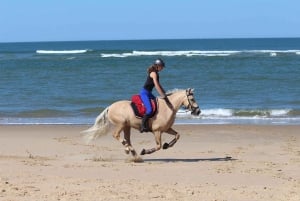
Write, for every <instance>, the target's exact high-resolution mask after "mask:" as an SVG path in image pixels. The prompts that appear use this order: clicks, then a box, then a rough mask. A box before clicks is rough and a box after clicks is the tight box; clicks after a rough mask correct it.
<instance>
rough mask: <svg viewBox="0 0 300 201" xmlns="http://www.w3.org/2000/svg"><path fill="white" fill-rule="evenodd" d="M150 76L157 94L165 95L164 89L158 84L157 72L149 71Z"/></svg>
mask: <svg viewBox="0 0 300 201" xmlns="http://www.w3.org/2000/svg"><path fill="white" fill-rule="evenodd" d="M150 77H151V78H152V79H153V82H154V86H155V88H156V90H157V92H158V93H159V95H160V96H161V97H165V96H166V93H165V90H164V89H163V88H162V86H161V85H160V83H159V81H158V80H157V74H156V72H151V73H150Z"/></svg>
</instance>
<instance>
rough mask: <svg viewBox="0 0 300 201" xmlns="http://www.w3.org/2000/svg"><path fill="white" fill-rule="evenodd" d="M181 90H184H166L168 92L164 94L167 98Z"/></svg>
mask: <svg viewBox="0 0 300 201" xmlns="http://www.w3.org/2000/svg"><path fill="white" fill-rule="evenodd" d="M183 90H185V89H177V88H175V89H171V90H168V91H167V92H166V94H167V96H169V95H171V94H173V93H175V92H178V91H183Z"/></svg>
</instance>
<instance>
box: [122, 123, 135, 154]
mask: <svg viewBox="0 0 300 201" xmlns="http://www.w3.org/2000/svg"><path fill="white" fill-rule="evenodd" d="M124 138H125V142H126V144H125V145H124V146H125V147H126V148H125V152H126V153H127V154H129V152H131V154H132V156H134V157H136V156H137V154H136V151H135V150H134V148H133V147H132V145H131V140H130V126H126V127H125V128H124Z"/></svg>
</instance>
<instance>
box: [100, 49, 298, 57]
mask: <svg viewBox="0 0 300 201" xmlns="http://www.w3.org/2000/svg"><path fill="white" fill-rule="evenodd" d="M238 54H240V55H241V54H267V55H269V56H271V57H276V56H278V55H279V54H296V55H300V50H241V51H235V50H212V51H202V50H184V51H132V52H122V53H102V54H101V57H118V58H122V57H134V56H170V57H172V56H187V57H191V56H207V57H209V56H212V57H217V56H223V57H224V56H231V55H238Z"/></svg>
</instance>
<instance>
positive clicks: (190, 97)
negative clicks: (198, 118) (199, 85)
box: [186, 89, 200, 114]
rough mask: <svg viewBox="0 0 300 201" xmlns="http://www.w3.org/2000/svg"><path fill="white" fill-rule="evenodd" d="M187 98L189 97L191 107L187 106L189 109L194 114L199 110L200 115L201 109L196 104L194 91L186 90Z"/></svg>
mask: <svg viewBox="0 0 300 201" xmlns="http://www.w3.org/2000/svg"><path fill="white" fill-rule="evenodd" d="M186 97H187V100H188V102H189V105H188V106H187V109H188V110H190V111H192V114H196V112H197V110H199V114H200V109H199V106H198V105H197V104H196V101H195V99H194V94H193V92H192V89H187V90H186ZM195 105H196V106H195Z"/></svg>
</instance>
